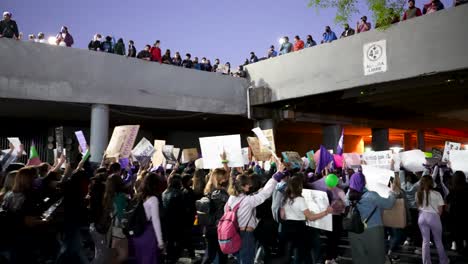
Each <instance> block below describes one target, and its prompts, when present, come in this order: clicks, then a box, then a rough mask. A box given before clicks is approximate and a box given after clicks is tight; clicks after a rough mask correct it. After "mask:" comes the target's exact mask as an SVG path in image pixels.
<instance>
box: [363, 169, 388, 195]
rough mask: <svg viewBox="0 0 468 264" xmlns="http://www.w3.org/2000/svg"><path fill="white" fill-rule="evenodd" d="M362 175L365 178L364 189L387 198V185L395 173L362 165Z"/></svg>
mask: <svg viewBox="0 0 468 264" xmlns="http://www.w3.org/2000/svg"><path fill="white" fill-rule="evenodd" d="M362 173H363V174H364V176H365V177H366V188H367V189H368V190H369V191H374V192H377V193H378V194H379V195H380V196H382V197H384V198H388V196H389V194H390V188H389V187H388V183H389V181H390V178H391V177H394V176H395V173H394V172H393V171H391V170H387V169H382V168H377V167H372V166H369V165H362Z"/></svg>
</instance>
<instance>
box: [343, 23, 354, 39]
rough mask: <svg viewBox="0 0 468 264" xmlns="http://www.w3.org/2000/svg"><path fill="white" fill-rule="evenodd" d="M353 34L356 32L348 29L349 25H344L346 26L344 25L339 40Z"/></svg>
mask: <svg viewBox="0 0 468 264" xmlns="http://www.w3.org/2000/svg"><path fill="white" fill-rule="evenodd" d="M354 33H356V32H355V31H354V29H352V28H351V27H349V24H348V23H346V24H344V31H343V33H341V37H340V38H346V37H349V36H352V35H354Z"/></svg>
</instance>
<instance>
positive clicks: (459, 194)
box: [447, 171, 468, 254]
mask: <svg viewBox="0 0 468 264" xmlns="http://www.w3.org/2000/svg"><path fill="white" fill-rule="evenodd" d="M451 185H452V187H451V188H450V193H449V195H448V196H447V204H448V209H449V223H450V224H449V227H450V229H451V230H450V231H451V232H450V234H451V237H452V239H453V242H454V243H455V246H456V250H457V251H458V252H459V253H463V254H466V253H468V252H467V248H466V246H465V245H464V243H463V241H466V242H467V243H468V227H467V225H466V223H467V222H468V211H467V210H466V201H468V183H467V182H466V176H465V173H463V172H462V171H456V172H455V173H454V174H453V178H452V184H451Z"/></svg>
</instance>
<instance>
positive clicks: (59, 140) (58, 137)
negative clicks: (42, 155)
mask: <svg viewBox="0 0 468 264" xmlns="http://www.w3.org/2000/svg"><path fill="white" fill-rule="evenodd" d="M55 144H56V145H55V146H56V148H57V155H58V156H60V155H61V154H62V153H63V127H56V128H55Z"/></svg>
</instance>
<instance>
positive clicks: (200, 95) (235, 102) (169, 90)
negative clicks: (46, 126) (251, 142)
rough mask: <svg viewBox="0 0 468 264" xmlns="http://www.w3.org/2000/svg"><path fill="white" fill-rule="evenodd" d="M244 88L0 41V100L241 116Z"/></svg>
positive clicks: (168, 69) (179, 71)
mask: <svg viewBox="0 0 468 264" xmlns="http://www.w3.org/2000/svg"><path fill="white" fill-rule="evenodd" d="M246 88H247V81H246V80H244V79H240V78H234V77H231V76H223V75H220V74H216V73H209V72H201V71H197V70H192V69H184V68H181V67H174V66H171V65H160V64H159V63H152V62H146V61H142V60H138V59H134V58H126V57H125V56H118V55H114V54H106V53H103V52H93V51H88V50H81V49H76V48H66V47H58V46H51V45H47V44H40V43H30V42H18V41H13V40H9V39H0V98H16V99H31V100H46V101H60V102H75V103H100V104H109V105H124V106H138V107H146V108H157V109H167V110H181V111H195V112H205V113H217V114H230V115H244V114H245V113H246Z"/></svg>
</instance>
